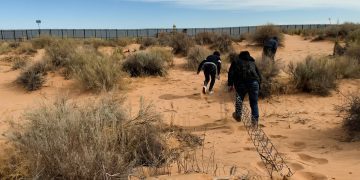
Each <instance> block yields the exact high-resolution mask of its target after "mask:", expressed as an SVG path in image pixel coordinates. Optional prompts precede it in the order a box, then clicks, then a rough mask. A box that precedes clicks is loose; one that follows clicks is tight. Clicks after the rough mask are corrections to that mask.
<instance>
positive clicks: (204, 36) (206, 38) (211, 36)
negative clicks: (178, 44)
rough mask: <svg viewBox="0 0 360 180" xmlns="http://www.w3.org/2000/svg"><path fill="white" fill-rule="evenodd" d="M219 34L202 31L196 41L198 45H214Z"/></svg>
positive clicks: (197, 35)
mask: <svg viewBox="0 0 360 180" xmlns="http://www.w3.org/2000/svg"><path fill="white" fill-rule="evenodd" d="M217 36H218V35H217V34H216V33H212V32H201V33H198V34H196V36H195V41H196V43H197V44H198V45H212V44H214V43H215V42H216V39H217Z"/></svg>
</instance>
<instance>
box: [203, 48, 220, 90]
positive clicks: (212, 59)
mask: <svg viewBox="0 0 360 180" xmlns="http://www.w3.org/2000/svg"><path fill="white" fill-rule="evenodd" d="M201 70H203V71H204V75H205V81H204V86H203V90H202V92H203V93H204V94H206V92H207V85H208V83H209V81H210V80H211V82H210V86H209V94H212V93H214V91H213V87H214V84H215V78H217V79H219V80H220V70H221V59H220V53H219V52H218V51H215V52H214V53H213V54H212V55H210V56H208V57H207V58H206V59H205V60H203V61H202V62H201V63H200V65H199V67H198V71H197V74H199V73H200V71H201Z"/></svg>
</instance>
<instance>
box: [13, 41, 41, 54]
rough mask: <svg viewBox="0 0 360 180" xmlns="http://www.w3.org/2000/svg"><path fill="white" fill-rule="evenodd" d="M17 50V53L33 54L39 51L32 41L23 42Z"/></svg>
mask: <svg viewBox="0 0 360 180" xmlns="http://www.w3.org/2000/svg"><path fill="white" fill-rule="evenodd" d="M15 52H16V53H17V54H26V55H32V54H35V53H36V52H37V50H36V49H35V48H34V47H33V45H32V44H31V43H30V42H22V43H20V45H19V46H18V47H17V48H16V51H15Z"/></svg>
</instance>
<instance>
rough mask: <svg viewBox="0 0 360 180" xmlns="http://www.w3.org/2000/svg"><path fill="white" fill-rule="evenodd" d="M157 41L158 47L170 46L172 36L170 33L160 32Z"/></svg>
mask: <svg viewBox="0 0 360 180" xmlns="http://www.w3.org/2000/svg"><path fill="white" fill-rule="evenodd" d="M157 39H158V42H159V45H161V46H171V43H172V39H173V34H172V33H166V32H161V33H159V34H158V35H157Z"/></svg>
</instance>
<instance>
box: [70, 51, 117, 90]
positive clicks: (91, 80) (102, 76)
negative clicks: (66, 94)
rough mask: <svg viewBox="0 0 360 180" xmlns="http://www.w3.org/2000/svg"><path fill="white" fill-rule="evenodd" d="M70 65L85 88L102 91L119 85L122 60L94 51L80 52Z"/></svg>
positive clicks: (73, 73) (72, 71) (74, 74)
mask: <svg viewBox="0 0 360 180" xmlns="http://www.w3.org/2000/svg"><path fill="white" fill-rule="evenodd" d="M72 61H73V62H71V65H70V68H71V73H72V75H73V77H74V78H75V79H76V80H78V81H79V82H80V84H81V86H82V87H83V88H84V89H85V90H93V91H97V92H100V91H102V90H104V91H110V90H112V89H114V88H116V87H117V85H118V82H119V80H120V77H121V65H120V62H119V61H117V60H116V59H114V58H109V57H107V56H102V55H99V54H98V53H95V52H94V51H86V50H85V51H83V52H78V53H76V55H74V56H73V58H72Z"/></svg>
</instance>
